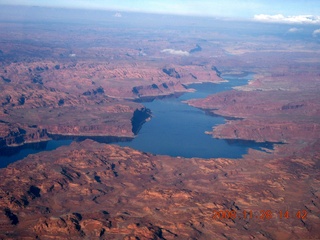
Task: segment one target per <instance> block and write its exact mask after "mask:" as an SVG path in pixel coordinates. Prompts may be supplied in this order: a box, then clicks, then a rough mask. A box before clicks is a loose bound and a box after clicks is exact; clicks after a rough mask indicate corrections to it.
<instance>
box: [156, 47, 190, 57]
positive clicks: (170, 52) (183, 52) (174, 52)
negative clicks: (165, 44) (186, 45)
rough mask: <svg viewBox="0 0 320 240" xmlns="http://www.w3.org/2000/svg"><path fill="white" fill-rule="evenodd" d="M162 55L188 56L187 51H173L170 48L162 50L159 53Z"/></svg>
mask: <svg viewBox="0 0 320 240" xmlns="http://www.w3.org/2000/svg"><path fill="white" fill-rule="evenodd" d="M161 52H162V53H169V54H173V55H180V56H189V55H190V54H189V52H187V51H182V50H175V49H172V48H167V49H163V50H162V51H161Z"/></svg>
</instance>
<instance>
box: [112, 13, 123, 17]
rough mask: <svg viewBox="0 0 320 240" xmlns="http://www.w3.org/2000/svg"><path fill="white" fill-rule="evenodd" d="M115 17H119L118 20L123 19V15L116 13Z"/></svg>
mask: <svg viewBox="0 0 320 240" xmlns="http://www.w3.org/2000/svg"><path fill="white" fill-rule="evenodd" d="M113 16H114V17H117V18H121V17H122V15H121V13H116V14H114V15H113Z"/></svg>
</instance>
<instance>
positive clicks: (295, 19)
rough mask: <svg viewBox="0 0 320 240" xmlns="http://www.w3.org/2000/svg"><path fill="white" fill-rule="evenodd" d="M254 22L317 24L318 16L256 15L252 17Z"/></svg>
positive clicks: (318, 21) (319, 17)
mask: <svg viewBox="0 0 320 240" xmlns="http://www.w3.org/2000/svg"><path fill="white" fill-rule="evenodd" d="M254 20H256V21H261V22H275V23H300V24H319V23H320V16H313V15H296V16H284V15H282V14H276V15H268V14H257V15H254Z"/></svg>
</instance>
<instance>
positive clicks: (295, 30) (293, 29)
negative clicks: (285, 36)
mask: <svg viewBox="0 0 320 240" xmlns="http://www.w3.org/2000/svg"><path fill="white" fill-rule="evenodd" d="M301 31H302V28H290V29H289V30H288V32H289V33H296V32H301Z"/></svg>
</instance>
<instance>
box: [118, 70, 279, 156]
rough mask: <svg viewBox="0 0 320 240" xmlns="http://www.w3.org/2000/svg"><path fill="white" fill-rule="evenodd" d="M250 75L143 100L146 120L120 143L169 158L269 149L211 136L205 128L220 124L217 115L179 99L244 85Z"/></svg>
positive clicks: (228, 154)
mask: <svg viewBox="0 0 320 240" xmlns="http://www.w3.org/2000/svg"><path fill="white" fill-rule="evenodd" d="M251 78H252V74H248V75H246V76H242V77H237V76H224V79H226V80H228V82H222V83H219V84H215V83H201V84H191V85H188V87H189V88H193V89H195V90H196V91H195V92H188V93H185V94H183V95H181V96H180V97H174V96H172V97H167V98H163V99H154V100H152V101H150V102H143V104H144V105H145V107H146V108H148V109H150V110H151V112H152V118H151V120H150V121H148V122H146V123H145V124H144V125H143V127H142V128H141V130H140V131H139V134H138V135H137V136H136V138H134V139H133V140H132V141H130V142H119V143H117V144H118V145H120V146H127V147H131V148H134V149H137V150H140V151H144V152H149V153H153V154H159V155H170V156H173V157H178V156H180V157H186V158H191V157H200V158H233V159H235V158H241V157H242V156H243V155H244V154H246V153H247V152H248V149H249V148H253V149H257V150H261V149H263V148H267V149H272V148H273V144H272V143H269V142H264V143H257V142H254V141H246V140H226V139H215V138H212V136H211V135H207V134H205V131H211V130H212V127H214V126H216V125H220V124H223V123H224V122H225V119H224V118H223V117H221V116H216V115H210V114H207V113H206V112H205V111H203V110H201V109H197V108H194V107H192V106H189V105H187V104H186V103H184V102H183V101H185V100H189V99H196V98H205V97H207V96H208V95H211V94H214V93H218V92H223V91H227V90H231V89H232V87H234V86H241V85H245V84H247V82H248V80H250V79H251Z"/></svg>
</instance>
